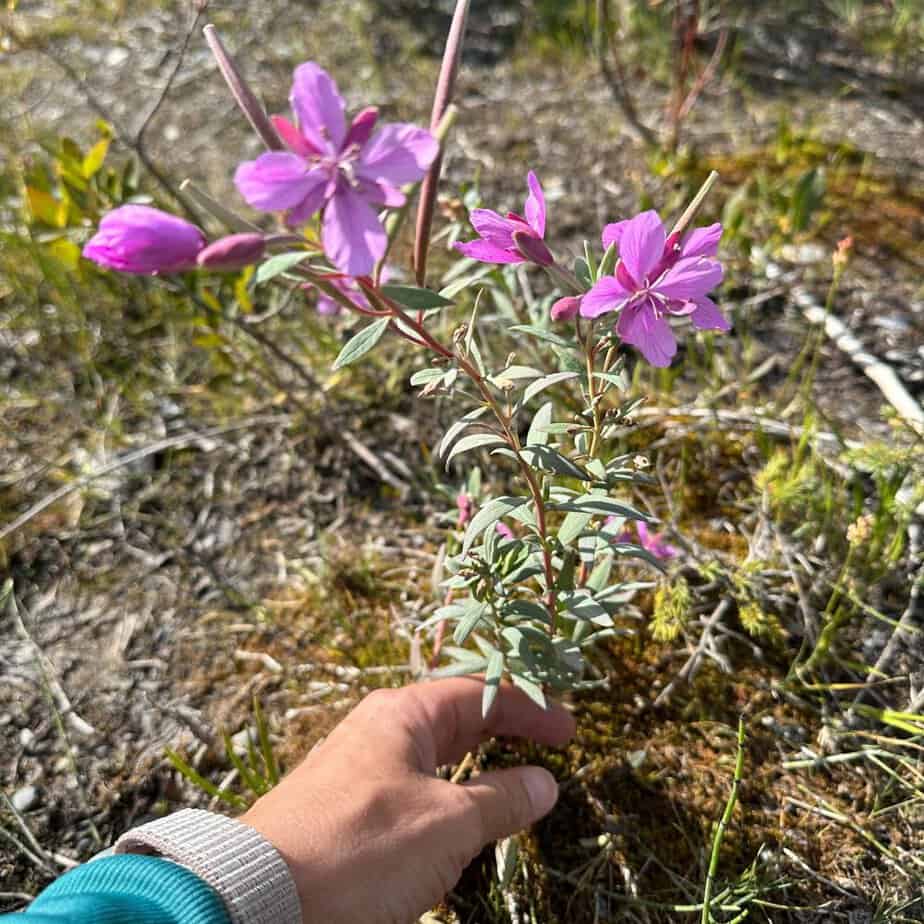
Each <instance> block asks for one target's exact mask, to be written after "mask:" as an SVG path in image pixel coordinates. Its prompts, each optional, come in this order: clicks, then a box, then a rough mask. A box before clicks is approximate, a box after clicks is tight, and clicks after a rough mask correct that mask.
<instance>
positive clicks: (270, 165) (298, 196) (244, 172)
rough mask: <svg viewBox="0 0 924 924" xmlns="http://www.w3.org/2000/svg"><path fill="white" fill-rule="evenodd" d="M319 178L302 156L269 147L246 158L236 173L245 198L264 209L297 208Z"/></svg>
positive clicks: (276, 210) (236, 183)
mask: <svg viewBox="0 0 924 924" xmlns="http://www.w3.org/2000/svg"><path fill="white" fill-rule="evenodd" d="M325 179H326V178H325ZM320 181H321V179H320V178H319V177H318V175H317V171H313V170H309V168H308V164H307V163H306V162H305V161H304V160H303V159H302V158H301V157H299V156H298V155H297V154H289V153H288V152H286V151H269V152H268V153H266V154H261V155H260V156H259V157H258V158H257V159H256V160H248V161H245V162H244V163H242V164H241V165H240V166H239V167H238V168H237V171H236V172H235V174H234V183H235V185H236V186H237V188H238V191H239V192H240V194H241V195H242V196H243V197H244V201H245V202H246V203H247V204H248V205H249V206H250V207H251V208H255V209H257V210H259V211H261V212H281V211H284V210H285V209H291V208H295V206H296V205H298V204H299V203H300V202H301V201H302V200H303V199H304V198H305V197H306V196H307V195H308V194H309V193H310V192H311V191H312V190H313V189H314V188H315V186H316V185H317V184H318V182H320Z"/></svg>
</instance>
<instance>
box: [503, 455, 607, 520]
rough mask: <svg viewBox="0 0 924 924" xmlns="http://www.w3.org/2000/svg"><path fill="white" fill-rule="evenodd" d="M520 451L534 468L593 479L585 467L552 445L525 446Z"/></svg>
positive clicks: (586, 479)
mask: <svg viewBox="0 0 924 924" xmlns="http://www.w3.org/2000/svg"><path fill="white" fill-rule="evenodd" d="M520 452H521V453H522V455H523V457H524V458H525V459H526V461H527V462H528V463H529V464H530V465H532V466H533V467H534V468H541V469H543V470H549V471H553V472H556V473H557V474H559V475H565V476H567V477H568V478H579V479H581V480H582V481H592V480H593V478H592V477H591V476H590V475H589V474H588V473H587V472H585V471H584V469H582V468H580V466H578V465H575V463H574V462H572V461H571V460H570V459H568V458H566V457H565V456H563V455H562V454H561V453H560V452H558V450H556V449H552V448H551V446H524V447H523V449H521V450H520ZM559 509H564V508H559Z"/></svg>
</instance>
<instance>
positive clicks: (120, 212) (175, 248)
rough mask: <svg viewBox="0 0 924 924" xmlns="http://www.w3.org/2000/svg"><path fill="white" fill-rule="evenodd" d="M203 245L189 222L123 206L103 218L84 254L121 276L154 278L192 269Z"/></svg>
mask: <svg viewBox="0 0 924 924" xmlns="http://www.w3.org/2000/svg"><path fill="white" fill-rule="evenodd" d="M204 246H205V237H204V236H203V234H202V232H201V231H200V230H199V229H198V228H197V227H196V226H195V225H191V224H190V223H189V222H188V221H184V220H183V219H182V218H177V217H176V215H169V214H167V212H162V211H160V209H154V208H151V207H150V206H147V205H123V206H121V207H119V208H117V209H114V210H113V211H111V212H109V213H107V214H106V215H104V216H103V220H102V221H101V222H100V224H99V231H97V232H96V234H95V235H94V236H93V237H92V238H90V240H89V241H88V242H87V244H86V246H85V247H84V248H83V255H84V257H85V258H86V259H87V260H92V261H93V262H94V263H98V264H99V265H100V266H105V267H106V268H107V269H113V270H117V271H118V272H120V273H132V274H135V275H143V276H153V275H156V274H158V273H181V272H183V271H184V270H189V269H193V268H194V267H195V265H196V257H197V256H198V254H199V251H200V250H202V248H203V247H204Z"/></svg>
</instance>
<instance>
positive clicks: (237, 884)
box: [114, 809, 302, 924]
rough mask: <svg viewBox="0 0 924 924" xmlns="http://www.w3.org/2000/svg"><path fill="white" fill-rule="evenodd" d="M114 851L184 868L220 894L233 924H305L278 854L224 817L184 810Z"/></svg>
mask: <svg viewBox="0 0 924 924" xmlns="http://www.w3.org/2000/svg"><path fill="white" fill-rule="evenodd" d="M114 852H115V853H146V854H155V855H157V856H161V857H164V858H165V859H167V860H172V861H173V862H174V863H178V864H179V865H180V866H185V867H186V868H187V869H189V870H191V871H192V872H194V873H195V874H196V875H197V876H198V877H199V878H200V879H202V880H204V881H205V882H207V883H208V884H209V885H210V886H211V887H212V888H213V889H214V890H215V891H216V892H217V893H218V895H219V896H220V897H221V899H222V901H223V902H224V903H225V907H226V908H227V909H228V914H229V916H230V918H231V921H232V924H301V920H302V913H301V906H300V904H299V900H298V893H297V892H296V890H295V882H294V881H293V879H292V874H291V873H290V872H289V868H288V866H286V863H285V861H284V860H283V859H282V857H281V856H280V854H279V852H278V851H277V850H276V848H275V847H273V845H272V844H271V843H269V841H267V840H265V839H264V838H263V837H262V836H261V835H260V834H258V833H257V832H256V831H255V830H254V829H253V828H251V827H250V826H248V825H245V824H243V823H242V822H239V821H234V820H233V819H231V818H225V816H224V815H215V814H213V813H212V812H204V811H202V810H201V809H183V810H182V811H179V812H176V813H174V814H173V815H168V816H167V817H166V818H159V819H158V820H157V821H152V822H149V823H148V824H146V825H142V826H141V827H140V828H135V829H134V830H132V831H128V832H127V833H125V834H123V835H122V836H121V837H120V838H119V839H118V841H116V844H115V848H114Z"/></svg>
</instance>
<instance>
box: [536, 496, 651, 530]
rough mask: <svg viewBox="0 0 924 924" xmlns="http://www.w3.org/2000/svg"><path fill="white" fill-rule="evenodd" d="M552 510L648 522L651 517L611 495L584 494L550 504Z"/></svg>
mask: <svg viewBox="0 0 924 924" xmlns="http://www.w3.org/2000/svg"><path fill="white" fill-rule="evenodd" d="M549 507H550V509H552V510H562V511H569V512H570V511H574V512H576V513H599V514H605V515H606V516H616V517H625V518H626V519H627V520H643V521H644V522H645V523H650V522H651V518H650V517H649V516H648V515H647V514H644V513H642V512H641V510H637V509H636V508H635V507H631V506H630V505H629V504H623V503H620V501H617V500H613V498H611V497H601V496H598V495H586V494H585V495H584V497H579V498H576V499H575V500H573V501H567V502H565V503H563V504H550V505H549Z"/></svg>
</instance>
